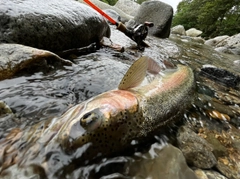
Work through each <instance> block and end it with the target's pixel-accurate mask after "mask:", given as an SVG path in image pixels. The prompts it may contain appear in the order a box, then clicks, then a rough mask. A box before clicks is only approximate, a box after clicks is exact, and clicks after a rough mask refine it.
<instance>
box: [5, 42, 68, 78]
mask: <svg viewBox="0 0 240 179" xmlns="http://www.w3.org/2000/svg"><path fill="white" fill-rule="evenodd" d="M71 64H72V63H71V62H70V61H67V60H64V59H62V58H60V57H59V56H57V55H56V54H54V53H52V52H49V51H46V50H39V49H36V48H33V47H28V46H24V45H19V44H0V80H3V79H7V78H11V77H13V76H14V75H16V74H18V73H20V72H25V73H27V71H28V70H30V71H32V72H36V71H39V70H43V71H45V70H49V69H52V68H54V66H58V65H71ZM34 66H35V68H33V67H34ZM27 69H28V70H27Z"/></svg>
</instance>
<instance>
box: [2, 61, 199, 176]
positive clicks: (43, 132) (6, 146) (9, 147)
mask: <svg viewBox="0 0 240 179" xmlns="http://www.w3.org/2000/svg"><path fill="white" fill-rule="evenodd" d="M144 60H147V59H144ZM144 60H143V59H142V62H143V63H144ZM140 64H141V63H140ZM134 69H136V70H137V68H134ZM154 73H156V71H154ZM141 74H144V73H142V72H141ZM136 79H137V78H136ZM126 81H127V80H126ZM136 84H138V82H137V83H136ZM124 86H129V85H127V84H124ZM194 87H195V81H194V75H193V72H192V70H191V69H190V68H189V67H186V66H182V65H179V66H178V68H177V69H176V70H172V71H170V72H169V71H167V72H166V73H165V72H163V74H162V75H157V76H156V77H155V79H154V80H153V81H152V82H150V83H149V84H147V85H143V86H136V87H131V88H130V89H121V90H112V91H108V92H105V93H102V94H100V95H98V96H96V97H93V98H91V99H89V100H87V101H85V102H83V103H81V104H78V105H76V106H73V107H72V108H70V109H69V110H68V111H66V112H65V113H64V114H63V115H62V116H60V117H58V118H53V119H52V120H48V121H43V122H40V123H39V124H36V125H35V126H33V127H28V128H26V129H23V130H20V129H14V130H12V131H11V132H10V133H9V135H8V136H6V137H5V139H1V141H0V145H1V148H0V172H1V174H0V176H1V175H3V174H4V173H5V170H6V169H7V168H9V169H10V168H11V167H10V166H12V165H15V164H16V166H17V167H22V168H24V167H25V166H38V167H39V168H41V171H44V172H45V173H46V176H53V175H55V174H56V173H57V172H59V171H61V172H63V171H67V170H70V169H71V170H72V169H73V168H74V167H73V166H72V163H77V166H79V165H80V163H82V164H85V161H91V160H93V159H94V158H97V157H100V156H108V155H110V154H113V153H116V152H119V151H123V150H124V149H126V148H128V147H129V146H131V142H132V141H133V140H142V139H144V138H145V137H146V136H148V135H150V134H152V133H153V132H156V131H158V130H159V129H161V127H162V126H165V125H166V124H167V123H169V122H171V121H173V120H177V119H179V118H180V115H182V114H183V113H184V112H185V109H186V107H187V106H188V105H189V104H190V103H191V101H192V99H193V96H194V95H193V94H194ZM70 166H71V167H70ZM74 166H75V165H74ZM39 170H40V169H39ZM44 176H45V175H44Z"/></svg>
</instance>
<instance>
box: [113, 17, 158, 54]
mask: <svg viewBox="0 0 240 179" xmlns="http://www.w3.org/2000/svg"><path fill="white" fill-rule="evenodd" d="M153 26H154V24H153V23H152V22H145V23H144V24H139V25H136V26H134V27H133V28H131V29H128V28H127V27H126V26H125V25H124V24H122V23H121V22H120V23H118V24H117V29H118V30H120V31H121V32H123V33H124V34H125V35H126V36H128V37H129V38H130V39H132V40H133V41H135V42H136V43H137V46H138V48H139V49H140V50H144V47H147V46H148V45H147V44H146V43H145V42H144V40H145V38H146V37H147V35H148V28H149V27H153Z"/></svg>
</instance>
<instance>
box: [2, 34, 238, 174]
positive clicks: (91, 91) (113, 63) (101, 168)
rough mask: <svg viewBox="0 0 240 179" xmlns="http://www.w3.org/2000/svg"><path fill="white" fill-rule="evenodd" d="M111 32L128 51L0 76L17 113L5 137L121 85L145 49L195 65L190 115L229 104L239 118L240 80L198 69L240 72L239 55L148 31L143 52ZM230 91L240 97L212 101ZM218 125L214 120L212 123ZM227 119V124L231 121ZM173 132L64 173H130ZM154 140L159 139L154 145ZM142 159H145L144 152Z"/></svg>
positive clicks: (5, 95)
mask: <svg viewBox="0 0 240 179" xmlns="http://www.w3.org/2000/svg"><path fill="white" fill-rule="evenodd" d="M112 34H113V35H112V41H113V42H115V43H118V44H121V45H123V46H125V47H128V48H126V51H125V52H123V53H121V52H116V51H114V50H111V49H108V48H103V49H100V50H98V51H97V52H94V53H91V54H88V55H83V56H79V57H76V58H75V59H73V62H74V63H75V65H73V66H63V67H62V68H60V69H56V70H53V71H51V72H50V73H43V72H36V73H34V74H26V75H25V76H20V77H15V78H12V79H7V80H3V81H0V100H2V101H4V102H5V103H6V104H7V105H8V106H9V107H10V108H11V109H12V111H13V113H14V114H15V117H14V118H12V117H9V118H2V119H1V120H0V125H1V128H0V130H1V131H0V132H1V134H0V136H1V138H4V136H5V134H6V133H7V132H6V131H7V130H10V129H12V128H16V127H19V126H20V127H21V128H24V127H25V126H31V125H33V124H35V123H37V122H39V121H42V120H47V119H49V118H52V117H54V116H60V115H61V114H62V113H63V112H65V111H66V110H67V109H68V108H70V107H71V106H74V105H76V104H78V103H80V102H82V101H84V100H86V99H89V98H90V97H93V96H96V95H97V94H100V93H102V92H105V91H108V90H111V89H115V88H117V86H118V84H119V82H120V81H121V79H122V77H123V75H124V73H125V72H126V71H127V69H128V68H129V64H131V63H132V62H133V61H134V60H135V59H137V58H138V57H139V56H141V55H148V56H150V57H152V58H153V59H155V60H156V61H158V63H159V64H160V66H162V67H163V68H164V64H163V60H168V61H171V62H172V63H174V64H179V63H181V64H185V65H188V66H190V67H191V68H192V69H193V70H194V72H195V75H196V83H197V91H196V92H197V93H198V99H197V100H196V103H195V104H193V107H192V109H191V110H189V111H186V115H185V119H187V120H192V116H193V115H195V116H196V114H198V115H197V116H198V117H199V118H198V119H203V116H204V118H209V117H207V115H206V111H209V110H211V109H215V110H217V111H218V112H219V111H220V112H222V113H223V108H225V107H226V108H227V109H229V110H230V111H229V110H227V111H229V112H227V113H228V114H227V115H229V116H232V118H235V119H236V118H239V116H240V115H239V113H240V109H239V106H238V105H239V101H240V93H239V90H238V89H239V86H236V87H235V88H229V87H227V86H226V85H223V84H219V83H218V82H214V81H211V80H209V79H208V78H206V77H204V76H201V75H199V74H200V71H201V68H202V67H203V66H204V65H214V66H216V67H218V68H221V69H226V70H228V71H229V72H232V73H234V74H235V75H240V71H239V67H237V66H234V65H233V64H234V60H236V59H238V57H236V56H231V57H230V56H225V55H223V54H219V53H218V52H216V51H214V50H213V49H211V47H208V46H205V45H203V44H200V43H197V42H194V41H193V40H191V39H189V38H187V37H186V38H175V37H174V38H172V39H171V40H169V39H157V38H154V37H149V38H147V40H146V42H147V43H148V44H149V45H150V46H151V47H150V48H146V49H145V51H144V52H143V53H142V52H139V51H137V50H135V49H132V47H131V46H134V43H133V42H132V41H131V40H129V39H127V38H126V37H123V36H122V34H118V32H117V31H113V33H112ZM229 94H230V96H234V97H236V98H229V99H228V101H226V100H225V103H223V102H222V103H213V102H212V101H211V100H212V98H214V97H216V95H222V96H225V97H226V95H229ZM218 99H219V101H223V100H224V99H225V98H224V97H219V96H218ZM213 105H214V107H213ZM225 113H226V111H225ZM189 116H191V117H189ZM6 119H8V120H6ZM185 119H184V120H185ZM195 119H197V118H195ZM213 125H215V124H214V123H213ZM226 125H228V123H227V122H226ZM234 125H235V126H236V127H239V126H238V125H239V124H238V123H234ZM174 135H175V129H174V127H173V128H172V131H171V130H170V134H169V133H168V134H164V133H163V134H160V135H159V136H160V139H159V138H158V139H153V141H151V142H150V143H148V144H146V147H143V149H141V150H140V151H139V150H138V149H136V152H135V153H133V154H132V155H129V154H128V155H127V156H125V155H120V156H117V157H113V158H110V159H102V160H101V161H100V162H98V163H96V164H91V165H87V166H85V167H81V168H78V169H76V170H74V171H73V172H72V173H71V174H67V175H66V176H65V177H66V178H101V177H102V178H131V177H133V175H134V174H133V173H131V171H129V168H128V164H129V163H131V162H133V161H134V160H135V157H136V155H137V156H139V155H140V156H141V155H143V154H144V153H146V152H149V153H150V155H153V154H152V153H151V146H152V147H156V146H157V148H159V149H160V148H162V147H163V146H164V145H166V143H167V142H171V137H174ZM153 144H155V145H154V146H153ZM141 160H143V161H144V158H142V159H141ZM112 166H114V167H112Z"/></svg>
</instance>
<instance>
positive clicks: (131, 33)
mask: <svg viewBox="0 0 240 179" xmlns="http://www.w3.org/2000/svg"><path fill="white" fill-rule="evenodd" d="M84 2H86V3H87V4H88V5H89V6H91V7H92V8H93V9H95V10H96V11H97V12H98V13H100V14H101V15H102V16H103V17H105V18H106V19H108V20H109V21H110V22H111V23H112V24H113V25H116V26H117V29H118V30H119V31H121V32H123V33H124V34H125V35H126V36H128V37H129V38H131V39H132V40H133V41H135V42H136V43H137V45H138V48H139V49H141V50H143V49H144V47H146V46H148V45H147V44H146V43H145V42H144V41H143V40H144V39H145V38H146V37H147V34H148V27H153V23H152V22H145V23H144V24H139V25H137V26H135V27H134V28H132V29H128V28H127V27H126V26H125V25H124V24H123V23H121V22H117V21H115V20H114V19H113V18H112V17H110V16H109V15H107V14H106V13H105V12H103V11H102V10H101V9H100V8H99V7H97V6H96V5H95V4H93V3H92V2H91V1H89V0H84Z"/></svg>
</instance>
